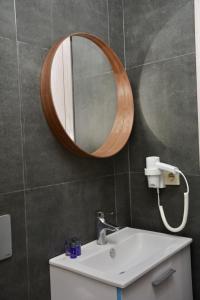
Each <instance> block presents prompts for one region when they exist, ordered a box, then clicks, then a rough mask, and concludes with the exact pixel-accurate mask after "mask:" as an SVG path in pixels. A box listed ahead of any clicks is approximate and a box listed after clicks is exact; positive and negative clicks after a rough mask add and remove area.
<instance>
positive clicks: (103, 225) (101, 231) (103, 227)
mask: <svg viewBox="0 0 200 300" xmlns="http://www.w3.org/2000/svg"><path fill="white" fill-rule="evenodd" d="M119 229H120V228H119V227H117V226H114V225H111V224H108V223H107V222H106V220H105V218H104V213H103V212H98V213H97V244H98V245H105V244H106V243H107V238H106V233H107V231H111V232H115V231H118V230H119Z"/></svg>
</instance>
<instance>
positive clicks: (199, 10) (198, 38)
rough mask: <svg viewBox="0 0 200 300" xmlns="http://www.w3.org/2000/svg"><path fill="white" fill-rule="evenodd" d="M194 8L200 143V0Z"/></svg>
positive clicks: (195, 2) (197, 0)
mask: <svg viewBox="0 0 200 300" xmlns="http://www.w3.org/2000/svg"><path fill="white" fill-rule="evenodd" d="M194 9H195V45H196V73H197V105H198V125H199V143H200V1H199V0H195V1H194ZM199 151H200V145H199ZM199 157H200V155H199Z"/></svg>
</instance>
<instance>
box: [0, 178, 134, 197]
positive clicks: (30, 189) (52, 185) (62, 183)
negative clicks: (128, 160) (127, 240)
mask: <svg viewBox="0 0 200 300" xmlns="http://www.w3.org/2000/svg"><path fill="white" fill-rule="evenodd" d="M124 174H128V172H119V173H116V175H124ZM91 176H93V175H91ZM112 176H114V173H110V174H105V175H99V176H96V177H94V176H93V177H88V178H86V179H85V178H79V179H74V180H69V181H63V182H58V183H52V184H47V185H41V186H35V187H30V188H24V189H19V190H13V191H10V192H1V193H0V196H2V195H8V194H14V193H20V192H29V191H34V190H39V189H45V188H49V187H54V186H59V185H65V184H71V183H78V182H84V181H86V180H98V179H103V178H109V177H112Z"/></svg>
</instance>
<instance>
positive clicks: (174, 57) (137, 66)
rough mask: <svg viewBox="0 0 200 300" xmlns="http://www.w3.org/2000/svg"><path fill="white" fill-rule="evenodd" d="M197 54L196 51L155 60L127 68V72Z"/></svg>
mask: <svg viewBox="0 0 200 300" xmlns="http://www.w3.org/2000/svg"><path fill="white" fill-rule="evenodd" d="M195 53H196V52H195V51H193V52H187V53H184V54H180V55H176V56H172V57H168V58H163V59H159V60H154V61H150V62H147V63H144V64H140V65H135V66H130V67H127V69H126V70H127V71H128V70H133V69H137V68H140V67H143V66H144V67H145V66H149V65H153V64H158V63H162V62H166V61H171V60H174V59H177V58H180V57H184V56H187V55H193V54H195Z"/></svg>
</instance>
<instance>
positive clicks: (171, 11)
mask: <svg viewBox="0 0 200 300" xmlns="http://www.w3.org/2000/svg"><path fill="white" fill-rule="evenodd" d="M124 30H125V54H126V55H125V58H126V67H127V71H128V75H129V78H130V81H131V85H132V88H133V93H134V96H135V110H136V113H135V126H134V129H133V132H132V135H131V138H130V141H129V151H130V182H131V211H132V226H133V227H139V228H145V229H150V230H156V231H162V232H167V231H166V229H165V228H164V226H163V224H162V221H161V218H160V215H159V210H158V207H157V197H156V192H155V191H154V190H150V189H148V188H147V181H146V178H145V176H144V167H145V157H146V156H151V155H158V156H160V157H161V160H162V161H164V162H167V163H170V164H174V165H177V166H178V167H179V168H180V169H182V170H183V171H184V172H185V174H186V175H187V177H188V179H189V183H190V190H191V196H190V211H189V219H188V223H187V226H186V228H185V229H184V231H183V232H181V233H180V235H185V236H190V237H192V238H194V242H193V244H192V272H193V286H194V299H196V300H197V299H200V285H199V280H200V263H199V252H200V250H199V249H200V235H199V228H200V217H199V216H200V214H199V211H200V202H199V197H200V188H199V186H200V168H199V155H198V152H199V149H198V124H197V95H196V66H195V39H194V33H195V30H194V3H193V0H176V1H174V0H168V1H165V0H140V1H137V0H124ZM184 189H185V186H184V184H183V185H181V186H180V187H168V188H167V189H165V190H163V191H162V193H161V200H162V203H163V205H164V208H165V211H166V215H167V218H168V221H169V222H170V224H171V225H172V226H178V224H180V222H181V219H182V211H183V194H182V193H183V191H184Z"/></svg>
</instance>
